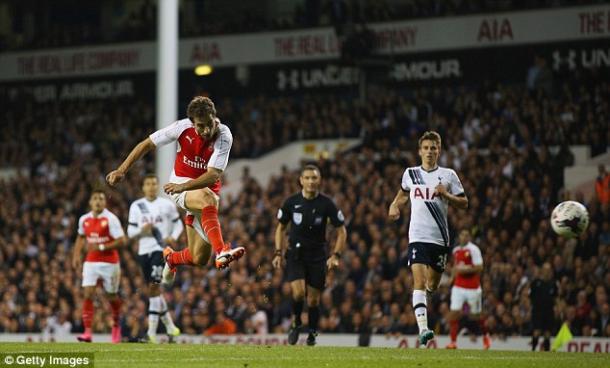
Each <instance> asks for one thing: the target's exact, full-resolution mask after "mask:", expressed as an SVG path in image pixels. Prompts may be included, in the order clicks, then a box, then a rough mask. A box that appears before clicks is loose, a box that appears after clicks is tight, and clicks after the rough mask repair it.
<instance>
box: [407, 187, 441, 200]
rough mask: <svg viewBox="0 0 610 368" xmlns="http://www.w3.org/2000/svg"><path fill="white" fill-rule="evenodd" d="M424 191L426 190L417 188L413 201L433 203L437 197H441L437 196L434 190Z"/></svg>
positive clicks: (427, 189)
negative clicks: (419, 200)
mask: <svg viewBox="0 0 610 368" xmlns="http://www.w3.org/2000/svg"><path fill="white" fill-rule="evenodd" d="M423 189H424V190H422V189H420V188H419V187H417V188H415V191H414V192H413V199H417V198H421V199H423V200H426V201H432V200H434V199H435V198H436V197H439V195H438V194H436V192H435V191H434V189H430V188H428V187H425V188H423Z"/></svg>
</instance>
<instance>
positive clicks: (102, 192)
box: [89, 188, 106, 198]
mask: <svg viewBox="0 0 610 368" xmlns="http://www.w3.org/2000/svg"><path fill="white" fill-rule="evenodd" d="M96 193H99V194H103V195H104V197H105V196H106V192H105V191H104V190H103V189H102V188H93V190H92V191H91V195H90V196H89V198H91V197H93V195H94V194H96Z"/></svg>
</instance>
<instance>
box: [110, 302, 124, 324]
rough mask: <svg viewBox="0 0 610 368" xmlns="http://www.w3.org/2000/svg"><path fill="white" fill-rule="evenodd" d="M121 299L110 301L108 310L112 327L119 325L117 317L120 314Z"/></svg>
mask: <svg viewBox="0 0 610 368" xmlns="http://www.w3.org/2000/svg"><path fill="white" fill-rule="evenodd" d="M121 304H123V303H122V302H121V299H119V298H116V299H113V300H111V301H110V309H111V310H112V322H113V325H114V326H118V325H119V316H120V314H121Z"/></svg>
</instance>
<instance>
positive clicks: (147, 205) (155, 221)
mask: <svg viewBox="0 0 610 368" xmlns="http://www.w3.org/2000/svg"><path fill="white" fill-rule="evenodd" d="M158 190H159V182H158V179H157V177H156V176H155V175H154V174H148V175H146V176H144V180H143V182H142V192H144V197H143V198H140V199H138V200H136V201H134V202H133V203H132V204H131V206H130V207H129V226H128V227H127V235H128V236H129V238H130V239H135V240H136V241H137V242H138V263H139V264H140V267H141V268H142V272H143V273H144V279H146V282H147V283H148V332H147V337H148V341H149V342H153V343H156V342H157V327H158V325H159V319H161V322H163V324H164V325H165V330H166V332H167V335H168V336H169V337H170V339H173V338H174V337H176V336H178V335H180V329H179V328H178V327H176V326H175V325H174V322H173V321H172V317H171V315H170V313H169V311H168V309H167V302H166V301H165V298H164V297H163V294H161V289H160V287H159V283H160V282H161V276H162V273H163V265H164V263H165V262H164V261H163V248H165V246H166V245H168V244H170V245H173V244H176V240H177V239H178V238H179V237H180V235H181V234H182V231H183V230H184V226H183V225H182V221H181V220H180V214H179V213H178V209H177V208H176V205H175V204H174V203H173V202H172V201H170V200H169V199H166V198H161V197H158V196H157V192H158Z"/></svg>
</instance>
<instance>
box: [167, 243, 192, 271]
mask: <svg viewBox="0 0 610 368" xmlns="http://www.w3.org/2000/svg"><path fill="white" fill-rule="evenodd" d="M167 262H168V263H169V265H170V266H171V267H175V266H180V265H189V266H192V265H193V256H192V255H191V251H190V250H189V249H188V248H184V249H182V250H181V251H179V252H173V253H171V254H170V255H169V256H168V257H167Z"/></svg>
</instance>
